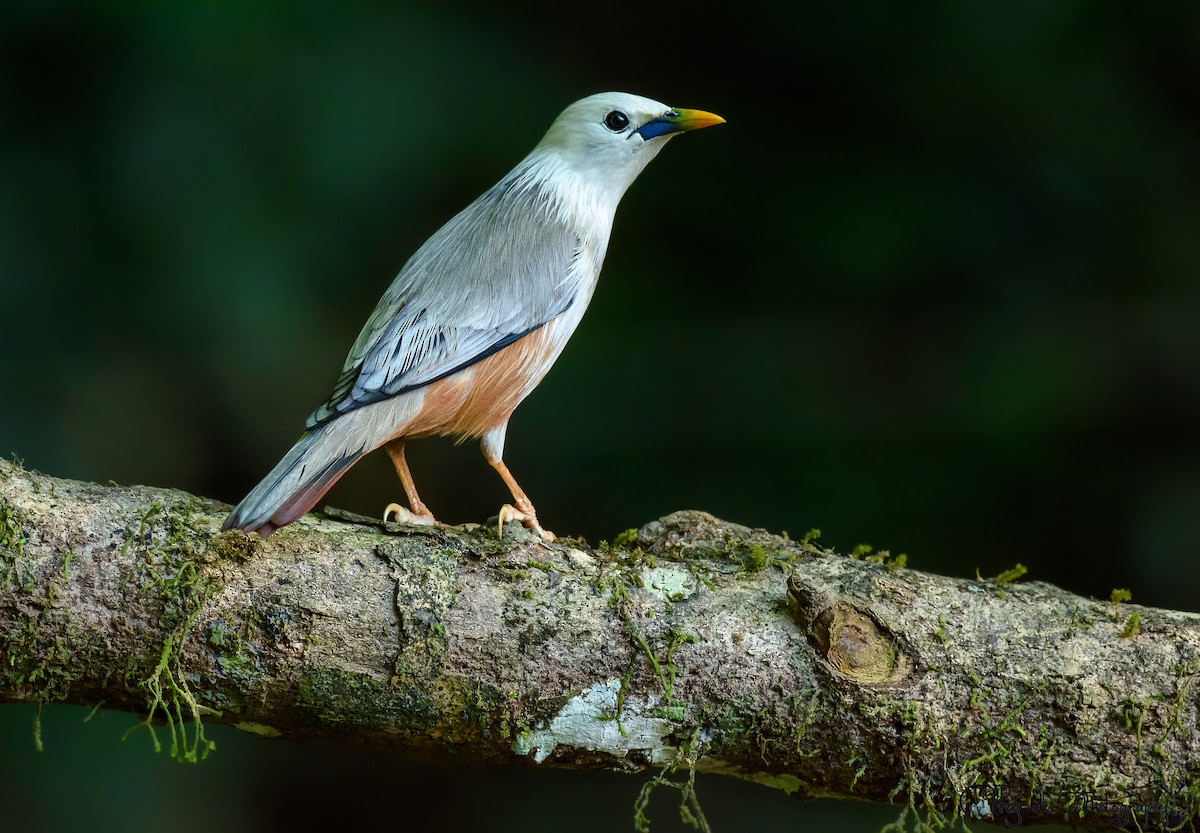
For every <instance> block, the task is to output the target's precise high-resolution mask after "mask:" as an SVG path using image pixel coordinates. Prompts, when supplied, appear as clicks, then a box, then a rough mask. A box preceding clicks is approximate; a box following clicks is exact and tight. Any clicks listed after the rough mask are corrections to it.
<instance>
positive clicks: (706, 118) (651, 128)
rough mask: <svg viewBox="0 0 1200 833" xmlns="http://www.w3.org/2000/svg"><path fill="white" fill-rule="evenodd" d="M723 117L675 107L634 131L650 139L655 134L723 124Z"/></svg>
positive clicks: (662, 134)
mask: <svg viewBox="0 0 1200 833" xmlns="http://www.w3.org/2000/svg"><path fill="white" fill-rule="evenodd" d="M724 123H725V119H723V118H721V117H720V116H718V115H715V114H714V113H706V112H704V111H703V110H685V109H683V108H682V107H675V108H673V109H671V110H668V111H667V112H665V113H663V114H662V115H661V116H659V117H658V118H656V119H651V120H650V121H648V122H646V123H645V124H643V125H642V126H641V127H639V128H638V129H637V130H636V131H634V132H635V133H637V134H638V135H639V136H641V137H642V139H644V140H645V141H650V140H651V139H653V138H654V137H655V136H665V135H667V134H668V133H680V132H687V131H689V130H699V129H700V128H702V127H712V126H713V125H714V124H724Z"/></svg>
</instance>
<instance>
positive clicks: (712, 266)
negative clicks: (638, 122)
mask: <svg viewBox="0 0 1200 833" xmlns="http://www.w3.org/2000/svg"><path fill="white" fill-rule="evenodd" d="M1198 34H1200V6H1197V5H1195V4H1194V3H1160V4H1154V5H1146V4H1143V5H1141V6H1137V7H1134V6H1125V7H1122V6H1120V5H1118V4H1108V3H1084V2H1052V1H1050V0H1027V1H1026V2H1010V3H1004V4H984V3H967V2H963V3H940V4H899V3H897V4H884V3H879V4H867V5H861V4H836V5H834V4H828V5H820V6H807V5H804V6H801V5H797V4H794V3H784V2H745V3H740V4H737V5H736V7H730V8H727V9H721V10H719V11H717V12H715V13H711V14H705V13H702V12H700V11H699V10H698V9H697V8H695V7H692V8H690V9H689V10H688V11H687V12H686V14H681V13H680V12H678V11H672V10H669V9H666V8H662V7H659V6H654V5H651V4H645V3H640V4H621V5H611V4H610V5H604V4H575V5H570V6H566V5H563V6H555V7H548V8H545V9H534V8H529V9H525V10H521V11H515V10H513V8H512V7H510V8H509V9H508V10H504V9H500V8H497V7H494V6H490V5H488V6H484V5H479V6H477V7H475V6H473V5H470V4H468V5H463V4H457V5H454V6H453V7H451V6H449V5H447V6H445V7H443V6H439V5H436V4H432V3H430V4H410V5H405V6H401V5H393V6H362V5H355V6H353V7H351V6H349V5H345V6H342V5H339V4H325V5H318V4H315V3H286V4H285V3H279V4H271V5H258V4H249V3H246V4H240V3H228V4H214V5H213V6H211V7H209V6H205V5H200V4H194V5H193V4H182V3H181V4H174V3H170V4H169V3H160V4H132V3H130V4H125V3H114V4H79V5H77V6H72V5H70V4H60V3H54V2H8V3H6V4H4V5H3V6H0V290H2V291H0V355H2V357H3V360H2V361H0V397H2V404H0V451H3V452H4V453H9V452H12V453H15V454H16V455H18V456H19V457H22V458H24V459H25V461H26V463H27V465H29V466H31V467H33V468H37V469H39V470H42V471H45V472H47V473H51V474H55V475H59V476H65V477H74V478H80V479H86V480H97V481H101V482H104V481H108V480H110V479H111V480H115V481H118V482H121V483H149V484H155V485H161V486H175V487H179V488H182V489H186V490H188V491H191V492H196V493H200V494H204V495H208V496H211V497H216V498H220V499H222V500H226V501H230V502H234V501H236V500H238V499H239V498H240V497H241V496H242V495H243V494H244V493H245V491H247V490H248V489H249V488H250V487H251V486H252V485H253V483H254V482H256V481H257V480H258V478H259V477H261V476H262V475H263V474H264V473H265V472H266V471H267V470H268V469H269V468H270V467H271V466H272V465H273V464H274V463H275V461H276V460H277V459H278V457H279V456H280V455H282V453H283V452H284V451H285V450H286V448H287V447H288V446H289V445H290V443H291V441H292V440H294V439H295V437H296V436H297V435H298V433H299V431H300V430H301V426H302V422H303V419H304V417H305V416H306V415H307V414H308V412H309V411H310V410H311V409H312V408H313V407H314V406H315V405H316V404H318V403H319V402H320V401H321V400H322V399H324V397H325V396H326V394H327V393H328V391H329V389H330V388H331V386H332V384H333V382H334V380H335V378H336V375H337V372H338V370H339V369H340V366H341V362H342V358H343V356H344V355H345V351H346V349H347V348H348V347H349V344H350V342H351V341H352V340H353V338H354V336H355V335H356V334H357V332H358V329H359V327H360V326H361V324H362V321H363V320H364V319H365V318H366V316H367V314H368V313H369V312H370V310H371V308H372V307H373V305H374V304H375V301H376V300H377V298H378V296H379V295H380V294H381V292H382V291H383V289H384V288H385V286H386V285H387V283H388V282H389V281H390V279H391V277H392V276H393V275H394V273H395V272H396V271H397V269H398V268H399V266H400V265H401V264H402V263H403V262H404V260H405V258H406V257H407V256H408V255H409V254H410V253H411V252H412V251H413V250H414V249H415V248H416V247H417V246H418V245H420V243H421V242H422V241H423V240H424V239H425V238H426V237H427V236H428V235H429V234H430V233H432V232H433V231H434V230H435V229H436V228H437V227H438V226H440V225H441V224H442V223H443V222H444V221H445V220H446V219H448V218H449V216H451V215H452V214H453V213H454V212H455V211H457V210H458V209H459V208H461V207H462V206H463V205H465V204H466V203H467V202H469V201H470V200H471V199H472V198H474V196H476V195H477V194H478V193H479V192H480V191H482V190H483V189H484V188H486V187H487V186H488V185H490V184H491V183H492V182H494V181H495V180H496V179H497V178H499V177H500V176H501V175H502V174H503V173H504V172H505V171H506V170H508V168H509V167H511V166H512V165H513V164H515V163H516V162H517V161H518V160H519V159H520V158H521V157H522V156H523V155H524V154H525V153H526V152H527V151H528V150H529V149H530V148H531V147H532V146H533V145H534V144H535V143H536V142H537V140H538V139H539V138H540V137H541V135H542V133H543V132H544V131H545V129H546V127H547V126H548V125H549V123H550V121H551V120H552V119H553V118H554V116H555V115H556V114H557V113H558V111H559V110H561V109H562V107H564V106H565V105H566V104H568V103H569V102H571V101H572V100H574V99H576V98H579V97H582V96H583V95H586V94H589V93H592V92H597V91H600V90H604V89H621V90H628V91H630V92H636V93H640V94H644V95H648V96H651V97H654V98H657V99H659V100H662V101H665V102H667V103H668V104H671V105H676V106H688V107H700V108H703V109H709V110H713V111H715V112H718V113H720V114H722V115H723V116H725V117H726V118H727V119H728V120H729V124H728V125H726V126H723V127H720V128H717V129H714V130H708V131H704V132H703V133H700V134H696V135H692V136H687V137H685V138H682V139H678V140H676V141H674V142H672V144H671V146H670V147H669V148H668V149H667V150H666V151H665V152H664V153H663V155H662V156H661V157H660V158H659V160H657V161H656V162H655V163H654V164H653V165H652V166H651V167H650V168H649V169H648V170H647V171H646V172H645V174H644V175H643V176H642V178H641V179H640V180H639V181H638V182H637V183H636V184H635V185H634V187H633V188H632V189H631V191H630V193H629V194H628V195H627V197H626V199H625V202H624V204H623V205H622V208H621V211H620V212H619V214H618V216H617V221H616V226H615V229H614V234H613V241H612V245H611V247H610V251H609V257H608V262H607V264H606V268H605V272H604V278H603V280H602V281H601V283H600V288H599V290H598V292H597V294H596V297H595V300H594V301H593V303H592V306H591V309H590V310H589V313H588V315H587V317H586V318H585V320H584V323H583V325H582V326H581V328H580V330H579V332H578V333H577V334H576V336H575V338H574V339H573V340H572V342H571V344H570V346H569V347H568V348H567V350H566V352H565V354H564V356H563V357H562V359H561V360H560V361H559V363H558V365H557V366H556V367H555V369H554V370H553V372H552V373H551V374H550V376H549V377H548V378H547V379H546V381H545V382H544V383H543V384H542V385H541V387H540V388H539V389H538V390H537V392H536V393H535V394H534V395H533V396H531V397H530V399H529V400H528V401H527V402H526V403H525V404H524V405H523V406H522V407H521V408H520V409H519V410H518V411H517V414H516V417H515V418H514V420H513V422H512V425H511V429H510V431H509V441H508V447H507V452H506V460H507V462H508V463H509V465H510V466H511V468H512V469H513V471H514V472H515V473H516V475H517V477H518V478H519V479H520V480H521V483H522V484H523V485H524V486H525V488H526V490H527V491H528V492H529V493H530V495H531V496H532V497H533V499H534V500H535V502H536V503H537V506H538V510H539V514H540V516H541V518H542V520H543V522H544V523H545V524H546V525H547V526H548V527H549V528H551V529H554V530H557V531H558V532H560V533H570V534H583V535H584V536H586V537H587V538H588V539H589V540H591V541H593V542H596V541H598V540H599V539H601V538H611V537H612V536H613V535H615V534H616V533H618V532H620V531H621V530H623V529H625V528H627V527H630V526H635V525H639V524H641V523H644V522H646V521H648V520H651V519H653V518H655V517H658V516H659V515H662V514H664V513H666V512H669V511H672V510H675V509H680V508H703V509H706V510H708V511H711V512H713V513H714V514H717V515H719V516H721V517H724V518H727V519H729V520H734V521H738V522H741V523H744V524H748V525H751V526H760V527H765V528H767V529H770V530H774V531H779V530H788V531H789V532H791V533H793V534H800V533H803V532H805V531H806V530H808V529H809V528H811V527H819V528H821V529H822V530H824V532H825V534H824V537H823V539H822V540H823V541H824V542H826V543H828V544H831V545H834V546H837V547H839V548H848V547H851V546H853V545H855V544H857V543H860V542H869V543H871V544H874V545H876V546H878V547H886V548H889V549H891V550H892V551H893V552H906V553H908V555H909V563H910V564H912V565H914V566H916V567H919V568H923V569H929V570H933V571H938V572H943V573H949V574H953V575H961V576H973V575H974V574H975V572H976V570H979V571H980V572H982V573H983V574H984V575H992V574H995V573H998V572H1000V571H1001V570H1003V569H1005V568H1008V567H1010V566H1012V565H1013V564H1014V563H1015V562H1017V561H1020V562H1023V563H1025V564H1026V565H1028V566H1029V568H1030V577H1031V578H1034V579H1043V580H1049V581H1053V582H1055V583H1058V584H1060V585H1063V586H1066V587H1068V588H1070V589H1072V590H1075V591H1077V592H1080V593H1084V594H1089V595H1093V596H1098V597H1107V596H1108V594H1109V592H1110V590H1111V589H1112V588H1114V587H1128V588H1130V589H1131V590H1132V592H1133V598H1134V600H1135V601H1137V602H1142V603H1146V604H1154V605H1159V606H1170V607H1178V608H1186V609H1192V610H1195V609H1197V608H1198V607H1200V605H1198V603H1197V587H1198V586H1200V559H1198V558H1197V542H1198V540H1200V444H1198V443H1197V428H1198V427H1200V426H1198V423H1200V281H1198V277H1200V84H1198V81H1197V79H1200V49H1198V46H1200V44H1198V37H1197V36H1198ZM411 460H412V464H413V469H414V474H415V476H416V478H417V482H418V485H419V486H420V487H421V490H422V495H423V497H424V498H425V499H426V501H427V502H428V503H429V505H430V506H431V507H432V509H433V510H434V511H435V513H437V514H438V516H439V517H440V518H442V519H444V520H448V521H455V522H458V521H467V520H471V521H482V520H484V519H485V518H486V517H487V516H488V515H489V514H494V513H495V511H496V509H497V508H498V506H499V505H500V503H501V502H503V501H504V500H505V499H506V494H505V492H504V490H503V486H502V485H501V484H500V482H499V480H498V478H496V476H495V475H494V473H493V472H492V471H491V470H490V469H489V468H488V467H487V465H486V463H484V461H483V459H482V457H481V456H480V454H479V452H478V449H477V448H476V447H474V446H473V445H469V446H463V447H459V448H455V447H453V446H452V445H451V444H450V443H449V442H446V441H437V440H431V441H427V442H424V443H420V444H418V445H416V446H414V447H413V448H412V453H411ZM401 494H402V493H401V490H400V488H399V484H398V483H397V482H396V481H395V478H394V475H393V474H392V473H391V470H390V466H389V464H388V463H387V461H386V458H383V457H382V455H379V459H375V457H374V456H373V457H372V458H369V459H368V460H366V461H364V462H363V463H362V464H360V465H359V466H358V467H357V468H356V469H355V470H354V471H353V472H352V473H351V474H350V475H348V476H347V477H346V478H345V479H344V480H343V482H342V483H340V484H339V485H338V486H337V487H336V488H335V490H334V491H333V492H331V493H330V496H329V499H330V501H331V502H333V503H336V504H338V505H340V506H344V507H346V508H349V509H352V510H356V511H360V512H364V513H370V514H375V513H378V512H379V511H380V510H381V509H382V507H383V505H384V504H385V503H387V502H389V501H391V500H395V499H398V498H399V497H400V496H401ZM84 713H85V712H77V711H75V710H71V709H47V710H46V712H45V714H44V722H45V724H46V725H45V734H46V741H47V750H46V751H45V752H44V753H43V754H41V755H38V754H35V753H34V752H33V751H32V737H31V733H30V731H29V726H30V721H31V718H32V709H31V708H27V707H8V708H5V709H3V710H0V785H3V786H2V788H0V791H2V793H3V806H2V808H0V812H2V813H3V814H4V816H5V822H6V824H5V826H6V827H7V826H8V824H7V823H8V822H13V823H14V824H15V826H14V827H13V828H12V829H14V830H36V829H56V830H68V829H71V830H82V829H92V830H106V829H112V830H117V829H123V830H159V829H166V828H167V827H169V828H170V829H173V830H202V829H204V830H207V829H212V828H213V827H214V826H215V825H220V826H222V827H223V828H224V829H228V830H269V829H280V830H282V829H301V828H303V827H305V826H307V825H308V824H310V823H311V825H312V826H314V827H318V828H321V829H328V828H329V827H330V826H331V825H333V824H335V823H340V824H345V825H347V826H348V828H349V829H367V828H368V827H370V828H371V829H375V828H376V827H377V826H378V825H379V824H381V823H384V820H386V821H387V823H389V824H391V825H399V826H401V827H402V828H403V829H413V830H417V829H420V830H459V829H464V830H465V829H480V828H484V827H489V828H493V829H514V830H516V829H521V830H564V829H572V830H576V831H588V830H602V829H603V830H608V829H614V826H615V829H628V828H629V826H630V825H629V819H630V817H631V815H632V810H631V809H630V806H631V802H632V800H633V798H634V796H635V795H636V792H637V789H638V781H636V780H635V779H633V778H628V777H623V776H616V775H613V776H603V775H579V774H573V773H557V772H549V771H545V770H538V769H534V768H530V769H528V770H524V769H520V770H512V771H505V772H477V771H465V772H464V771H459V770H452V771H442V770H437V769H433V770H430V769H427V768H416V767H411V766H405V765H397V764H396V763H395V761H394V760H393V759H392V758H391V757H389V756H384V755H378V754H368V753H360V752H355V751H353V750H340V749H327V748H320V749H315V750H314V748H313V747H310V746H300V745H293V744H289V743H287V742H280V741H275V742H270V741H260V740H258V739H255V738H252V737H249V736H242V735H239V734H238V733H236V732H232V731H222V730H221V729H220V728H215V729H214V730H213V735H214V736H215V737H216V739H217V741H218V744H219V747H220V748H219V749H218V751H217V752H216V753H215V757H214V758H212V759H210V760H209V761H208V762H206V763H204V764H202V765H201V766H199V767H180V766H179V765H176V764H174V763H173V762H171V761H169V760H168V759H167V758H166V757H165V756H162V755H160V756H157V757H156V756H154V755H152V753H151V752H150V751H149V748H148V747H149V742H148V740H146V739H145V738H144V737H141V736H135V737H132V738H130V739H129V740H128V741H126V742H125V743H124V744H122V743H121V742H120V741H119V737H120V733H121V731H122V729H123V727H124V726H126V725H128V724H129V723H130V722H132V718H129V717H127V716H123V715H117V714H106V713H101V714H100V715H99V716H97V717H96V718H95V719H94V720H93V721H92V722H90V723H87V724H82V723H80V722H79V721H80V719H81V718H82V716H83V714H84ZM701 789H702V792H701V795H702V798H707V799H708V801H707V802H706V806H707V807H708V811H709V814H710V818H711V820H712V821H714V823H716V824H717V825H718V827H719V829H723V830H726V831H728V830H734V829H759V830H767V829H770V830H781V831H783V830H787V831H791V830H797V829H802V828H803V829H821V828H822V827H823V826H825V825H832V824H834V822H833V821H831V819H834V818H840V819H842V820H843V822H844V823H846V824H848V825H850V826H851V827H863V828H866V829H873V828H874V827H876V826H878V824H879V823H880V822H881V820H883V819H886V818H888V817H890V816H891V815H892V811H890V810H887V809H886V808H885V809H884V810H883V811H882V812H880V811H879V808H860V807H857V806H853V805H839V804H833V805H804V804H799V803H796V802H792V801H789V800H787V799H785V798H783V797H782V796H778V795H776V794H775V793H772V792H770V791H767V790H764V789H760V788H757V787H753V786H750V785H741V784H737V783H733V782H728V781H723V780H720V779H703V780H702V782H701ZM659 806H660V809H661V812H660V813H659V824H658V825H657V826H656V828H655V829H656V830H670V829H675V824H676V823H675V821H674V819H673V810H672V806H673V803H672V801H671V799H670V798H668V797H665V796H664V797H663V798H662V799H661V805H659Z"/></svg>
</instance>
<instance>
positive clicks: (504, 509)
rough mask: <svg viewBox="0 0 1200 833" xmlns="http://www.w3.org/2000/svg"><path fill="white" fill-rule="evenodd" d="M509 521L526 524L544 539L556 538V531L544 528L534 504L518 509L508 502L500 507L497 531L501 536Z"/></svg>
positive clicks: (551, 539) (526, 526)
mask: <svg viewBox="0 0 1200 833" xmlns="http://www.w3.org/2000/svg"><path fill="white" fill-rule="evenodd" d="M509 521H520V522H521V523H522V524H524V525H525V528H526V529H528V530H531V531H533V532H535V533H537V535H538V537H540V538H541V539H542V540H543V541H553V540H554V533H553V532H551V531H550V530H548V529H542V526H541V524H539V523H538V519H537V515H536V514H534V511H533V507H532V506H531V507H529V509H528V510H521V509H518V508H517V507H515V506H513V505H511V504H508V503H506V504H504V505H503V506H501V507H500V523H499V524H498V527H499V528H498V529H497V530H496V531H497V533H499V535H500V537H501V538H503V537H504V525H505V524H506V523H508V522H509Z"/></svg>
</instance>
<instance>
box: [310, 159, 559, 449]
mask: <svg viewBox="0 0 1200 833" xmlns="http://www.w3.org/2000/svg"><path fill="white" fill-rule="evenodd" d="M581 246H582V244H581V242H580V239H579V235H578V234H576V233H575V232H574V231H573V230H572V229H571V228H569V227H568V226H567V224H566V223H565V222H563V221H562V219H560V217H559V212H558V211H557V210H556V206H555V205H554V203H553V201H552V200H551V198H550V197H549V195H548V194H546V193H544V192H543V191H541V190H540V189H538V188H537V187H536V186H531V185H529V184H528V183H521V182H520V181H519V180H512V179H510V178H505V179H504V180H501V182H500V183H499V184H497V185H496V186H494V187H493V188H492V189H491V190H489V191H487V192H486V193H485V194H483V196H481V197H480V198H479V199H477V200H476V201H475V202H473V203H472V204H471V205H469V206H467V208H465V209H464V210H463V211H462V212H461V213H459V214H458V215H457V216H456V217H455V218H454V219H452V220H451V221H450V222H449V223H447V224H446V225H445V226H443V227H442V228H441V229H440V230H439V231H437V232H436V233H435V234H434V235H433V236H432V237H431V238H429V240H428V241H427V242H426V243H425V245H423V246H422V247H421V248H420V249H419V250H417V253H416V254H414V255H413V256H412V258H411V259H410V260H409V261H408V263H406V264H405V265H404V268H403V269H401V270H400V274H399V275H397V276H396V279H395V280H394V281H392V285H391V286H390V287H388V290H387V292H385V293H384V295H383V298H382V299H381V300H380V301H379V305H378V306H377V307H376V308H375V311H374V312H373V313H372V314H371V317H370V319H368V321H367V323H366V325H365V326H364V327H363V329H362V332H361V333H359V336H358V339H357V340H356V341H355V342H354V346H353V347H352V348H351V349H350V354H349V355H348V356H347V357H346V363H345V366H344V367H343V369H342V375H341V377H340V378H339V379H338V383H337V385H336V386H335V387H334V390H333V393H332V395H331V396H330V397H329V399H328V400H327V401H326V402H325V403H324V404H323V405H321V407H319V408H317V410H316V411H314V412H313V414H312V416H310V417H309V418H308V422H307V423H306V427H307V428H309V429H310V430H311V429H312V428H315V427H316V426H318V425H320V424H321V423H323V422H327V421H328V420H330V419H332V418H333V417H335V416H337V415H338V414H342V413H345V412H346V411H349V410H352V409H354V408H358V407H361V406H363V405H368V404H370V403H372V402H378V401H380V400H382V399H386V398H388V397H391V396H396V395H397V394H401V393H404V392H405V391H409V390H413V389H414V388H419V387H421V386H423V385H427V384H429V383H430V382H434V381H436V380H438V379H441V378H443V377H445V376H448V375H450V374H451V373H454V372H455V371H457V370H460V369H462V368H464V367H467V366H469V365H472V364H474V363H476V362H478V361H481V360H482V359H485V358H487V357H488V356H490V355H491V354H493V353H495V352H496V351H497V350H500V349H502V348H503V347H505V346H507V345H509V344H512V343H513V342H514V341H516V340H517V339H519V338H521V337H522V336H524V335H526V334H528V333H531V332H533V331H534V330H536V329H538V328H539V327H541V326H542V325H543V324H545V323H546V322H547V321H549V320H550V319H552V318H554V317H555V316H556V315H559V314H561V313H562V312H563V311H564V310H565V309H566V308H567V307H569V306H570V305H571V301H572V300H574V297H575V292H576V287H575V285H574V283H573V282H572V281H571V280H570V277H571V276H572V274H573V269H572V268H571V267H572V264H573V261H574V260H575V259H576V258H577V257H579V254H580V251H581Z"/></svg>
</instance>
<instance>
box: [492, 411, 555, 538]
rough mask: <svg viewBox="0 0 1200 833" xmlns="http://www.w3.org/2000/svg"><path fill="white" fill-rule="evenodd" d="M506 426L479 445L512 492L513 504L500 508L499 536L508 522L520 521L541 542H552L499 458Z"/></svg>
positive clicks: (527, 500) (550, 534) (551, 533)
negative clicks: (539, 537)
mask: <svg viewBox="0 0 1200 833" xmlns="http://www.w3.org/2000/svg"><path fill="white" fill-rule="evenodd" d="M506 427H507V426H501V427H500V428H499V429H495V430H493V431H491V432H489V433H488V434H485V435H484V438H483V442H482V443H480V445H481V446H482V447H483V456H484V457H486V458H487V461H488V463H489V464H491V467H492V468H494V469H495V470H496V473H497V474H499V475H500V479H501V480H503V481H504V485H505V486H507V487H508V490H509V491H510V492H512V496H513V503H514V504H516V505H515V506H513V505H510V504H507V503H506V504H504V505H503V506H501V507H500V529H499V533H500V536H501V537H503V536H504V525H505V524H506V523H508V522H509V521H520V522H521V523H523V524H525V528H526V529H531V530H533V531H534V532H536V533H537V534H538V535H539V536H541V538H542V540H543V541H553V540H554V533H553V532H550V531H549V530H546V529H542V526H541V524H539V523H538V519H537V512H536V511H535V510H534V508H533V502H532V501H530V500H529V497H528V496H527V495H526V494H525V490H524V489H522V488H521V486H520V484H518V483H517V479H516V478H515V477H513V476H512V472H511V471H509V470H508V466H506V465H504V460H503V459H501V457H500V452H501V450H502V449H503V448H504V429H505V428H506Z"/></svg>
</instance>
